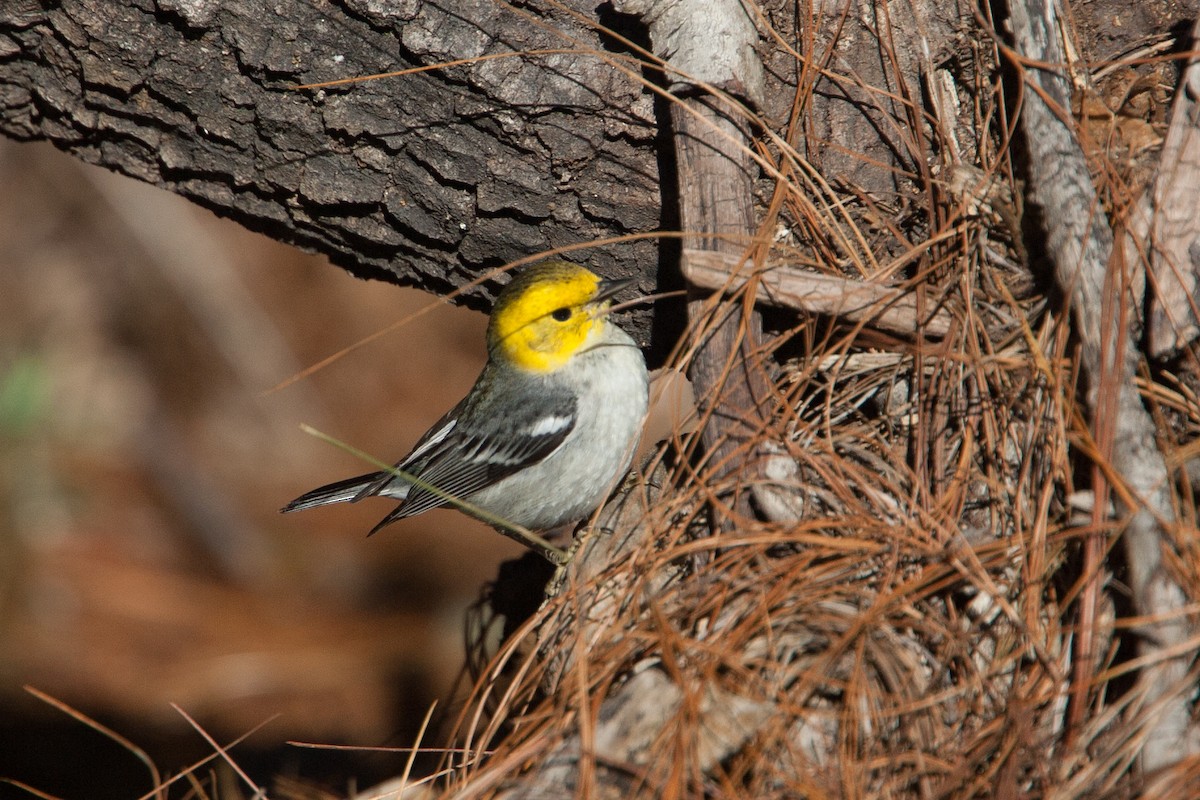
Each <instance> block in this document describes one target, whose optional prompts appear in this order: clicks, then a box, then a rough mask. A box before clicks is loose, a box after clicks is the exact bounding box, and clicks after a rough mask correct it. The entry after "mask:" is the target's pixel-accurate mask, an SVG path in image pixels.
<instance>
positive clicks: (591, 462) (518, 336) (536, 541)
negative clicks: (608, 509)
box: [281, 261, 649, 565]
mask: <svg viewBox="0 0 1200 800" xmlns="http://www.w3.org/2000/svg"><path fill="white" fill-rule="evenodd" d="M633 283H634V281H633V280H605V279H602V278H601V277H600V276H598V275H596V274H595V273H594V272H592V271H591V270H589V269H587V268H586V267H583V266H580V265H578V264H575V263H571V262H568V261H545V262H542V263H540V264H537V265H535V266H532V267H530V268H528V269H526V270H524V271H522V272H519V273H517V274H516V275H514V277H513V278H512V280H511V281H509V283H508V284H507V285H506V286H505V287H504V288H503V289H502V290H501V291H500V293H499V295H498V296H497V297H496V302H495V305H494V307H493V309H492V313H491V315H490V316H489V318H488V326H487V353H488V357H487V362H486V364H485V365H484V367H483V370H482V372H480V374H479V377H478V378H477V379H476V380H475V383H474V385H473V386H472V387H471V389H470V391H468V392H467V394H466V396H465V397H464V398H463V399H462V400H461V401H460V402H459V403H458V405H456V406H455V407H454V408H452V409H451V410H450V411H448V412H447V413H446V414H445V415H444V416H443V417H442V418H441V419H440V420H438V421H437V422H436V423H434V425H433V426H432V427H431V428H430V429H429V430H428V431H427V432H426V433H425V434H423V435H422V436H421V437H420V439H418V441H417V443H416V444H415V445H414V446H413V448H412V450H411V451H410V452H409V453H408V455H406V456H404V457H403V458H401V459H400V460H399V461H397V462H396V465H395V470H394V471H392V470H382V471H379V472H371V473H368V474H365V475H358V476H356V477H353V478H348V479H346V480H341V481H336V482H334V483H330V484H327V485H325V486H321V487H318V488H316V489H313V490H312V491H310V492H307V493H305V494H303V495H301V496H300V497H297V498H296V499H295V500H293V501H291V502H290V503H288V504H287V505H286V506H284V507H283V508H282V509H281V510H282V512H283V513H289V512H293V511H301V510H303V509H308V508H315V507H317V506H324V505H329V504H331V503H343V502H351V503H355V502H358V501H359V500H362V499H363V498H366V497H373V496H382V497H388V498H391V499H394V500H399V501H401V502H400V505H398V506H397V507H396V508H395V509H393V510H392V511H391V512H390V513H389V514H388V515H387V516H385V517H384V518H383V519H382V520H381V521H380V522H379V524H377V525H376V526H375V527H374V528H372V529H371V531H370V533H369V534H368V535H372V534H374V533H376V532H378V531H379V530H380V529H382V528H384V527H386V526H388V525H390V524H392V523H394V522H396V521H397V520H401V519H404V518H406V517H412V516H416V515H417V514H421V513H424V512H425V511H429V510H430V509H434V508H441V507H443V506H447V505H452V506H457V507H458V508H459V510H461V511H464V512H465V513H467V514H469V515H471V516H474V517H477V518H479V519H482V520H483V521H485V522H487V523H489V524H491V525H492V526H493V527H495V528H497V530H499V531H500V532H502V533H505V534H507V535H509V536H512V537H513V538H515V539H517V540H518V541H521V542H522V543H524V544H525V545H527V546H529V547H531V548H532V549H534V550H536V551H538V552H540V553H541V554H542V555H543V556H544V557H546V558H547V559H548V560H550V561H552V562H554V563H556V564H560V565H561V564H562V563H565V561H566V559H567V557H566V554H565V553H564V552H563V551H562V550H561V549H559V548H557V547H554V546H553V545H550V544H549V543H548V542H546V540H545V539H542V538H541V537H539V536H537V535H536V534H534V533H533V532H535V531H549V530H553V529H555V528H559V527H561V526H563V525H565V524H566V523H568V522H576V521H578V520H580V519H582V518H584V517H586V516H587V515H589V514H591V513H592V512H593V511H595V510H596V509H597V508H598V507H599V506H600V505H601V504H602V503H603V502H604V501H605V500H606V499H607V498H608V495H609V494H610V493H611V492H612V490H613V488H614V487H615V484H616V483H617V481H618V479H620V478H621V477H622V476H623V475H624V474H625V473H626V471H627V470H628V469H629V465H630V462H631V460H632V458H633V453H634V451H635V450H636V448H637V443H638V438H639V435H640V433H641V429H642V422H643V420H644V418H645V416H646V408H647V404H648V387H649V376H648V373H647V370H646V361H645V358H644V357H643V355H642V351H641V350H640V349H639V348H638V346H637V343H636V342H635V341H634V340H633V338H632V337H630V336H629V334H628V333H626V332H625V331H624V330H622V329H621V328H620V327H618V326H617V324H616V323H615V322H613V321H612V319H611V318H610V317H609V310H610V309H611V307H612V299H613V297H614V296H615V295H616V294H617V293H618V292H621V291H622V290H624V289H626V288H627V287H629V286H631V285H632V284H633Z"/></svg>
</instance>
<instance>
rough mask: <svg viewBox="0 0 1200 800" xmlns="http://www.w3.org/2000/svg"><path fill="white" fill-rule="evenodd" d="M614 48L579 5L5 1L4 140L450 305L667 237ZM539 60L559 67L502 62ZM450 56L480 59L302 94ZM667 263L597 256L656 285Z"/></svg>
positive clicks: (641, 104)
mask: <svg viewBox="0 0 1200 800" xmlns="http://www.w3.org/2000/svg"><path fill="white" fill-rule="evenodd" d="M576 5H577V6H578V7H579V9H580V10H581V11H582V12H585V13H588V14H590V13H591V11H590V6H588V5H587V4H585V3H577V4H576ZM605 47H606V43H605V42H603V41H602V40H601V37H600V36H599V35H598V34H597V33H596V31H595V30H594V29H593V28H591V27H589V26H588V25H587V24H586V23H585V22H584V21H583V20H582V19H580V18H575V17H572V16H570V15H569V14H568V12H567V11H566V10H562V11H553V10H552V11H544V10H542V11H530V10H524V9H518V8H515V7H510V6H508V5H506V4H504V3H498V2H491V0H484V1H483V2H474V3H458V2H453V3H426V2H421V3H416V2H406V1H405V0H397V1H396V2H371V1H370V0H349V2H346V3H342V4H337V3H331V2H302V1H301V0H282V1H281V2H272V3H266V2H260V1H259V0H242V1H241V2H229V3H215V2H207V1H206V0H157V2H156V0H132V2H126V3H115V2H111V0H68V1H67V2H64V3H62V4H56V5H55V6H54V7H50V8H47V7H44V6H43V5H42V4H40V3H38V2H36V0H16V2H6V3H3V4H0V132H3V133H4V134H6V135H8V136H12V137H15V138H18V139H49V140H50V141H52V142H53V143H54V144H56V145H57V146H58V147H60V148H62V149H65V150H67V151H69V152H71V153H72V154H74V155H76V156H77V157H79V158H81V159H83V160H84V161H88V162H91V163H94V164H99V165H101V166H105V167H108V168H110V169H114V170H117V171H119V172H123V173H125V174H127V175H131V176H133V177H135V178H139V179H141V180H144V181H147V182H150V183H154V184H157V185H159V186H162V187H164V188H167V189H169V190H171V191H174V192H177V193H179V194H182V195H184V196H186V197H188V198H190V199H192V200H194V201H196V202H197V203H200V204H201V205H204V206H206V207H208V208H210V209H212V210H214V211H216V212H217V213H219V214H222V215H226V216H229V217H231V218H233V219H235V220H236V221H238V222H240V223H242V224H243V225H245V226H247V227H249V228H252V229H255V230H258V231H262V232H264V233H267V234H268V235H270V236H272V237H274V238H277V239H281V240H284V241H287V242H291V243H294V244H298V245H301V246H304V247H306V248H311V249H314V250H318V251H320V252H323V253H325V254H327V255H329V256H330V257H331V258H332V259H333V260H334V261H335V262H336V263H338V264H339V265H341V266H343V267H345V268H347V269H349V270H351V271H352V272H354V273H355V274H358V275H360V276H364V277H385V278H390V279H392V280H400V281H403V282H407V283H416V284H418V285H420V286H423V287H426V288H430V289H436V290H445V289H448V288H453V287H455V286H458V285H461V284H463V283H464V282H466V280H468V279H469V278H471V277H474V276H475V275H476V274H478V273H480V272H482V271H483V270H484V269H486V268H490V267H494V266H496V265H499V264H501V263H504V262H506V261H509V260H514V259H518V258H522V257H525V256H529V255H531V254H534V253H536V252H538V251H540V250H545V249H549V248H553V247H559V246H565V245H572V244H577V243H580V242H589V241H592V240H595V239H600V238H603V237H609V236H619V235H627V234H635V233H645V232H648V231H651V230H653V229H655V228H656V227H658V224H659V209H660V198H659V193H658V186H657V183H658V175H657V168H656V165H655V157H654V151H653V142H654V138H655V136H656V125H655V119H654V111H653V104H652V102H651V99H650V95H649V94H648V93H646V92H644V91H643V90H642V87H640V86H639V85H638V83H637V82H636V81H635V80H633V79H632V78H631V77H630V76H629V75H627V74H625V73H622V72H621V71H619V70H614V69H612V68H611V67H610V66H608V65H607V64H606V63H605V62H604V60H603V59H604V57H607V56H609V55H611V54H608V53H606V50H605ZM539 50H542V51H545V50H557V51H558V52H553V53H543V54H540V55H537V54H528V55H521V56H514V57H509V56H507V55H504V54H515V53H517V52H519V51H539ZM568 51H569V52H568ZM497 55H499V56H500V57H498V58H493V59H491V60H487V57H489V56H497ZM454 59H474V60H470V61H468V62H467V63H464V64H460V65H457V66H451V67H447V68H444V69H436V70H432V71H428V72H421V73H418V74H409V75H405V76H402V77H395V78H389V79H384V80H376V81H371V82H366V83H354V84H349V85H344V86H338V87H330V88H326V89H319V90H305V91H296V90H295V87H297V86H299V85H301V84H308V83H315V82H319V81H328V80H333V79H339V78H347V77H353V76H360V75H369V74H373V73H379V72H386V71H391V70H398V69H405V68H413V67H421V66H431V65H437V64H440V63H443V62H448V61H452V60H454ZM481 59H482V60H481ZM656 252H657V246H656V245H655V243H653V242H652V241H642V242H638V243H634V244H627V245H624V246H621V247H610V248H605V249H602V250H595V251H591V252H589V253H588V254H587V257H588V258H589V259H590V260H591V262H592V263H593V264H595V265H596V266H597V268H598V269H600V270H601V271H603V272H604V273H606V274H608V275H612V276H616V275H626V276H627V275H639V276H641V277H643V278H644V279H646V280H644V281H643V283H644V284H645V285H646V288H649V286H650V285H651V283H652V281H650V280H649V279H648V276H652V275H653V269H654V266H653V265H654V264H655V262H656Z"/></svg>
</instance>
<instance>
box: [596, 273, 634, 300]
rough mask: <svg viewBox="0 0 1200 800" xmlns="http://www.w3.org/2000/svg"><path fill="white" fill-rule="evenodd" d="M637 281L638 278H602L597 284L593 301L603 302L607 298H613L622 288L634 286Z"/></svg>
mask: <svg viewBox="0 0 1200 800" xmlns="http://www.w3.org/2000/svg"><path fill="white" fill-rule="evenodd" d="M636 283H637V279H636V278H616V279H614V280H602V281H600V283H599V284H598V285H597V286H596V296H595V297H594V298H593V299H592V302H593V303H603V302H604V301H605V300H611V299H613V297H614V296H615V295H616V294H617V293H618V292H621V291H622V290H624V289H626V288H628V287H630V286H633V285H634V284H636Z"/></svg>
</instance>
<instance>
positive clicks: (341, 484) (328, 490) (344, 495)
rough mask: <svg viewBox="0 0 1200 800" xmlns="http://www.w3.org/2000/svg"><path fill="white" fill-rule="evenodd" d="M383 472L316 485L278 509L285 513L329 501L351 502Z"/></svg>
mask: <svg viewBox="0 0 1200 800" xmlns="http://www.w3.org/2000/svg"><path fill="white" fill-rule="evenodd" d="M385 474H386V473H383V472H370V473H367V474H366V475H359V476H357V477H354V478H347V479H346V480H344V481H336V482H334V483H327V484H325V485H324V486H318V487H317V488H316V489H313V490H312V491H311V492H305V493H304V494H302V495H300V496H299V497H297V498H296V499H295V500H293V501H292V502H290V503H288V504H287V505H286V506H284V507H283V508H281V509H279V510H280V512H281V513H284V514H287V513H289V512H292V511H303V510H304V509H306V508H316V507H317V506H326V505H329V504H330V503H345V502H353V501H355V500H358V499H360V497H361V496H362V490H363V489H364V488H366V487H367V486H370V485H371V484H373V483H375V482H376V481H378V480H379V479H380V478H382V477H383V476H384V475H385Z"/></svg>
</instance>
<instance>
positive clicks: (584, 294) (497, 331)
mask: <svg viewBox="0 0 1200 800" xmlns="http://www.w3.org/2000/svg"><path fill="white" fill-rule="evenodd" d="M599 294H600V278H599V277H598V276H597V275H595V274H594V273H592V272H591V271H590V270H587V269H584V268H583V267H580V266H578V265H576V264H570V263H567V262H565V261H548V262H545V263H543V264H538V265H537V266H535V267H531V268H530V269H527V270H525V271H524V272H522V273H520V274H519V275H517V276H516V277H515V278H513V280H512V281H511V282H510V283H509V284H508V285H507V286H505V287H504V289H503V291H501V292H500V295H499V297H497V298H496V306H495V308H494V309H492V316H491V319H490V320H489V322H488V351H489V352H490V353H491V354H492V356H493V357H494V358H500V359H503V360H505V361H507V362H509V363H512V364H514V365H516V366H518V367H521V368H522V369H527V370H530V371H532V372H553V371H554V370H556V369H558V368H559V367H561V366H563V365H564V364H566V363H567V361H569V360H570V359H571V357H572V356H573V355H575V354H576V353H577V352H579V350H580V349H581V348H582V347H584V345H585V344H586V343H587V341H588V339H589V338H590V337H591V336H592V335H593V334H594V333H596V332H598V329H599V328H600V327H602V326H604V325H607V324H608V323H607V321H606V320H605V317H604V312H605V311H606V310H607V309H608V306H609V301H608V298H607V297H598V296H597V295H599Z"/></svg>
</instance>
